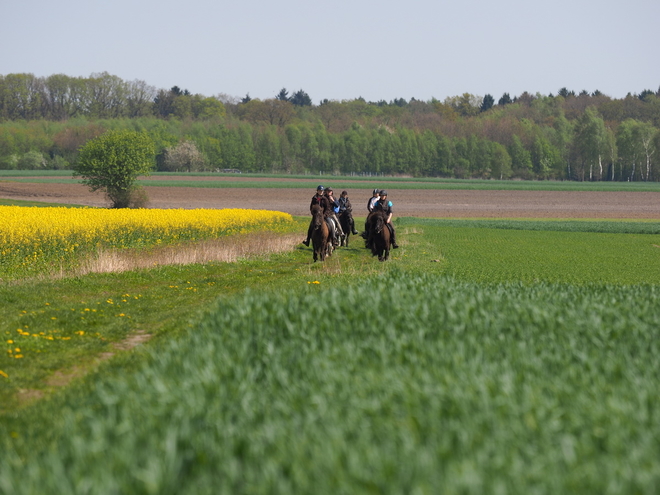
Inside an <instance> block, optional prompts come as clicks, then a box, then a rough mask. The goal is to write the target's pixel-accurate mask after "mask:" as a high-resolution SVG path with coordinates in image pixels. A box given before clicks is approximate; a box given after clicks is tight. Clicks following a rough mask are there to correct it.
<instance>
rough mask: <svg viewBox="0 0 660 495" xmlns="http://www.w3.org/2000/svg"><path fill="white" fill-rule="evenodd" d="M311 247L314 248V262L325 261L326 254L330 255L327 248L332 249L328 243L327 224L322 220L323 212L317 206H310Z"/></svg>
mask: <svg viewBox="0 0 660 495" xmlns="http://www.w3.org/2000/svg"><path fill="white" fill-rule="evenodd" d="M311 227H312V229H313V230H312V247H313V248H314V261H318V259H319V258H320V259H321V261H325V257H326V255H327V254H330V252H331V251H330V250H329V249H328V247H330V248H332V243H330V242H329V241H330V230H328V224H327V223H325V219H324V218H323V210H322V209H321V207H320V206H319V205H314V206H312V222H311Z"/></svg>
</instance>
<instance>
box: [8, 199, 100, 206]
mask: <svg viewBox="0 0 660 495" xmlns="http://www.w3.org/2000/svg"><path fill="white" fill-rule="evenodd" d="M0 206H40V207H44V208H45V207H48V206H54V207H58V208H61V207H65V208H91V207H89V206H80V205H69V204H63V203H44V202H42V201H23V200H20V199H2V198H0Z"/></svg>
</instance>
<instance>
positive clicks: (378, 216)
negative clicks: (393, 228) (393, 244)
mask: <svg viewBox="0 0 660 495" xmlns="http://www.w3.org/2000/svg"><path fill="white" fill-rule="evenodd" d="M370 217H371V218H370V222H369V227H370V232H369V236H368V237H367V244H368V247H370V248H371V254H373V255H374V256H378V261H386V260H387V258H389V256H390V241H391V238H390V229H389V227H388V226H387V222H386V220H387V216H386V215H385V212H384V211H380V210H379V211H375V212H373V213H372V214H371V215H370Z"/></svg>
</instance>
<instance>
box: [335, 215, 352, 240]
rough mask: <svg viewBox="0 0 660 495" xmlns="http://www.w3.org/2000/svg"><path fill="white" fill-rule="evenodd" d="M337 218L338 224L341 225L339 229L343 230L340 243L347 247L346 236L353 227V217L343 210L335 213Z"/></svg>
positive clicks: (347, 236) (349, 234) (348, 235)
mask: <svg viewBox="0 0 660 495" xmlns="http://www.w3.org/2000/svg"><path fill="white" fill-rule="evenodd" d="M337 217H338V218H339V224H340V225H341V230H343V231H344V237H343V238H342V240H341V245H342V246H346V247H348V238H349V237H350V236H351V229H352V228H353V222H351V220H352V219H353V217H352V215H351V212H350V211H347V210H344V211H342V212H341V213H339V214H338V215H337Z"/></svg>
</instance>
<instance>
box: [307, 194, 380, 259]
mask: <svg viewBox="0 0 660 495" xmlns="http://www.w3.org/2000/svg"><path fill="white" fill-rule="evenodd" d="M349 215H350V214H342V213H340V214H339V215H338V218H339V223H340V224H341V229H342V230H343V232H344V234H343V235H342V236H340V239H339V246H345V247H348V239H349V237H350V235H351V223H350V216H349ZM386 220H387V216H386V215H385V212H383V211H382V210H378V211H372V212H371V213H369V216H368V217H367V221H366V225H367V226H368V230H367V231H366V232H365V233H364V234H363V237H364V238H365V247H366V248H367V249H370V250H371V254H372V255H373V256H378V260H379V261H385V260H387V258H389V256H390V245H391V238H390V229H389V228H387V222H386ZM311 224H312V247H313V250H314V261H318V260H321V261H325V258H326V257H327V256H332V252H333V251H334V249H335V246H333V245H332V236H331V234H330V227H328V224H327V222H326V221H325V219H324V218H323V210H322V209H321V207H320V206H318V205H314V206H312V220H311Z"/></svg>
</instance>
